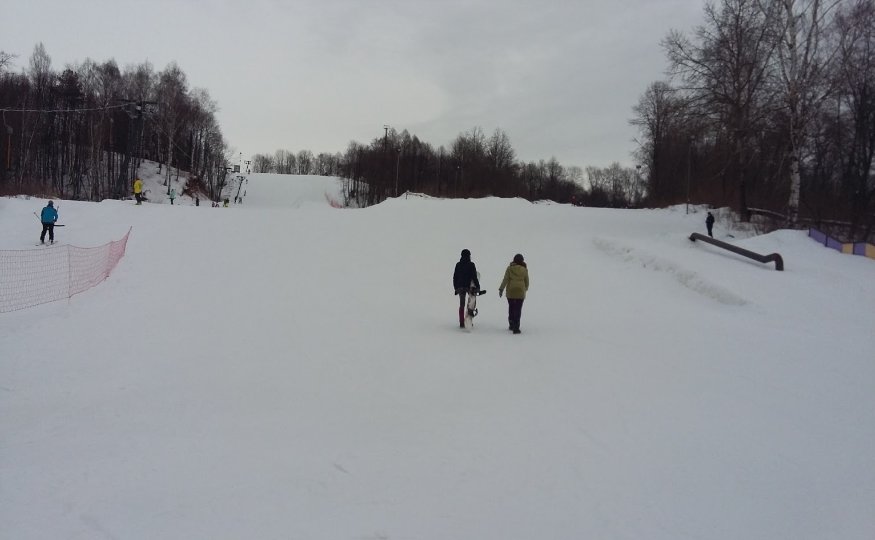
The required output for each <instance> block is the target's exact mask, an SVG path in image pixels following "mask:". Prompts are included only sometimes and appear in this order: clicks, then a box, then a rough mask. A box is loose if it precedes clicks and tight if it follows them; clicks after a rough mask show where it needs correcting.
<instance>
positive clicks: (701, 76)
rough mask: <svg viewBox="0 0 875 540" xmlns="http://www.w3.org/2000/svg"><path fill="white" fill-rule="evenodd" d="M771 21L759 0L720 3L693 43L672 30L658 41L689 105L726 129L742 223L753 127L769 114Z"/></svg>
mask: <svg viewBox="0 0 875 540" xmlns="http://www.w3.org/2000/svg"><path fill="white" fill-rule="evenodd" d="M770 5H771V4H770ZM771 20H772V17H771V15H770V14H769V13H765V12H764V11H763V10H762V9H760V4H759V2H758V0H721V1H720V2H719V5H715V4H707V5H706V7H705V23H704V24H703V25H702V26H700V27H698V28H697V30H696V32H695V41H693V40H691V39H689V38H687V37H686V36H684V35H683V34H681V33H680V32H677V31H672V32H671V33H669V35H668V37H666V38H665V40H663V47H664V48H665V50H666V53H667V54H668V59H669V64H670V68H671V72H672V74H673V75H676V76H678V77H680V79H681V80H682V82H683V85H682V86H681V88H682V89H684V90H686V91H687V92H688V93H689V95H690V97H691V98H692V100H693V103H694V105H696V106H701V107H702V108H703V110H705V111H708V112H709V113H711V114H712V115H713V116H714V117H713V120H714V121H716V122H721V123H726V124H728V125H729V128H730V133H729V135H730V137H731V140H732V144H733V147H734V149H733V152H732V159H733V162H734V163H733V165H734V169H735V176H736V185H737V186H738V196H739V199H738V206H739V211H740V212H741V213H742V217H743V219H748V218H749V214H748V208H747V171H746V166H747V160H748V155H749V153H750V152H751V150H752V148H751V146H752V141H753V140H754V139H753V135H754V134H755V129H754V127H755V125H756V124H757V123H758V122H759V121H760V120H761V119H762V118H763V117H764V116H765V115H766V113H767V111H768V108H767V107H766V106H765V103H766V101H767V100H768V99H769V96H768V94H767V93H766V92H765V90H766V84H765V83H766V82H767V78H768V69H769V66H770V64H769V59H770V57H771V54H772V50H773V48H774V41H773V40H771V39H769V38H770V32H771V29H772V27H771V26H770V22H771Z"/></svg>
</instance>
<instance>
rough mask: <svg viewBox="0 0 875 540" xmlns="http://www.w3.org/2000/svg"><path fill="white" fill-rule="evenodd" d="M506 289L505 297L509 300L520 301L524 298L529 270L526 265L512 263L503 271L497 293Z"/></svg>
mask: <svg viewBox="0 0 875 540" xmlns="http://www.w3.org/2000/svg"><path fill="white" fill-rule="evenodd" d="M505 289H507V297H508V298H510V299H517V300H521V299H523V298H525V297H526V291H528V290H529V269H528V268H527V267H526V263H524V262H523V263H519V264H517V263H515V262H512V263H510V265H509V266H508V267H507V270H505V271H504V279H503V280H501V285H500V286H499V287H498V292H499V293H500V292H501V291H504V290H505Z"/></svg>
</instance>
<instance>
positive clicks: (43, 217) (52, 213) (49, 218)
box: [39, 201, 58, 244]
mask: <svg viewBox="0 0 875 540" xmlns="http://www.w3.org/2000/svg"><path fill="white" fill-rule="evenodd" d="M40 221H42V223H43V232H42V234H40V235H39V243H40V244H45V243H46V233H47V232H48V233H49V243H50V244H54V243H55V222H56V221H58V211H57V210H56V209H55V203H54V202H52V201H49V204H47V205H46V207H45V208H43V211H42V212H40Z"/></svg>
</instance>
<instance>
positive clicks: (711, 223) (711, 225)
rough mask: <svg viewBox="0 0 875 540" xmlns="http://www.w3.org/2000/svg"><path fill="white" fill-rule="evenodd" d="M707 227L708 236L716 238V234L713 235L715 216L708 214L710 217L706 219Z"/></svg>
mask: <svg viewBox="0 0 875 540" xmlns="http://www.w3.org/2000/svg"><path fill="white" fill-rule="evenodd" d="M705 227H707V228H708V236H710V237H711V238H714V234H713V233H712V231H713V229H714V214H712V213H711V212H708V217H706V218H705Z"/></svg>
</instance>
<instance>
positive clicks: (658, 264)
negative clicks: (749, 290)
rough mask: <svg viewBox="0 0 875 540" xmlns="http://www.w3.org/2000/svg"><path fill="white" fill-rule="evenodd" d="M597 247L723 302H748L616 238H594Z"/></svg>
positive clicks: (694, 274)
mask: <svg viewBox="0 0 875 540" xmlns="http://www.w3.org/2000/svg"><path fill="white" fill-rule="evenodd" d="M592 241H593V244H595V247H596V248H597V249H598V250H599V251H601V252H602V253H605V254H606V255H609V256H611V257H613V258H615V259H618V260H621V261H623V262H626V263H638V264H640V265H641V266H642V267H644V268H649V269H650V270H655V271H657V272H664V273H666V274H668V275H670V276H671V277H673V278H674V279H675V280H676V281H677V282H678V283H680V284H681V285H683V286H684V287H686V288H688V289H690V290H692V291H694V292H697V293H699V294H701V295H702V296H705V297H707V298H710V299H712V300H716V301H717V302H720V303H721V304H726V305H732V306H743V305H745V304H747V303H748V301H747V300H746V299H745V298H742V297H741V296H739V295H737V294H735V293H734V292H732V291H730V290H728V289H726V288H724V287H721V286H720V285H717V284H716V283H712V282H710V281H708V280H707V279H705V278H703V277H702V276H700V275H699V273H698V272H695V271H693V270H688V269H685V268H683V267H681V266H680V265H678V264H676V263H674V262H672V261H669V260H667V259H663V258H660V257H657V256H656V255H653V254H651V253H647V252H646V251H643V250H640V249H637V248H633V247H629V246H625V245H623V244H621V243H619V242H617V241H616V240H609V239H606V238H598V237H596V238H593V240H592Z"/></svg>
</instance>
